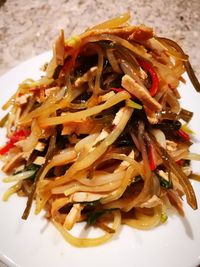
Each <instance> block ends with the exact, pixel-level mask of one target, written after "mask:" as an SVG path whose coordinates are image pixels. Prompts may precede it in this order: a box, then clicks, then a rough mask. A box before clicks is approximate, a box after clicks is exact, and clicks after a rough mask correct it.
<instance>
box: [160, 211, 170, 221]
mask: <svg viewBox="0 0 200 267" xmlns="http://www.w3.org/2000/svg"><path fill="white" fill-rule="evenodd" d="M167 219H168V216H167V214H166V213H163V212H162V213H161V215H160V220H161V222H162V223H165V222H166V221H167Z"/></svg>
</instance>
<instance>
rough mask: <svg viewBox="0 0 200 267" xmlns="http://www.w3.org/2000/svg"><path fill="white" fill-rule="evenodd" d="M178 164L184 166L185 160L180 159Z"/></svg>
mask: <svg viewBox="0 0 200 267" xmlns="http://www.w3.org/2000/svg"><path fill="white" fill-rule="evenodd" d="M176 164H178V165H179V166H183V164H184V160H183V159H179V160H177V161H176Z"/></svg>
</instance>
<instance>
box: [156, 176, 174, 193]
mask: <svg viewBox="0 0 200 267" xmlns="http://www.w3.org/2000/svg"><path fill="white" fill-rule="evenodd" d="M156 175H157V177H158V179H159V181H160V185H161V186H162V187H164V188H165V189H171V188H173V184H172V181H167V180H166V179H164V178H163V177H161V176H160V175H159V174H157V173H156Z"/></svg>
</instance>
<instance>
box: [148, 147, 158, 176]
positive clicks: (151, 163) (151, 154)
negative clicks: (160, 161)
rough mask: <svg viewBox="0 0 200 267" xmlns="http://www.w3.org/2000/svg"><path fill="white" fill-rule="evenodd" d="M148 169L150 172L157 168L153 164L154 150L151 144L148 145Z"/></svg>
mask: <svg viewBox="0 0 200 267" xmlns="http://www.w3.org/2000/svg"><path fill="white" fill-rule="evenodd" d="M149 167H150V169H151V170H152V171H154V170H155V169H156V167H157V166H156V162H155V156H154V149H153V146H152V145H151V144H150V145H149Z"/></svg>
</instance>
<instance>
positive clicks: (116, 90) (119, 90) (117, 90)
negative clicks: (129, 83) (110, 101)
mask: <svg viewBox="0 0 200 267" xmlns="http://www.w3.org/2000/svg"><path fill="white" fill-rule="evenodd" d="M110 89H111V90H113V91H114V92H116V93H119V92H122V91H125V90H124V89H122V88H115V87H112V88H110Z"/></svg>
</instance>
